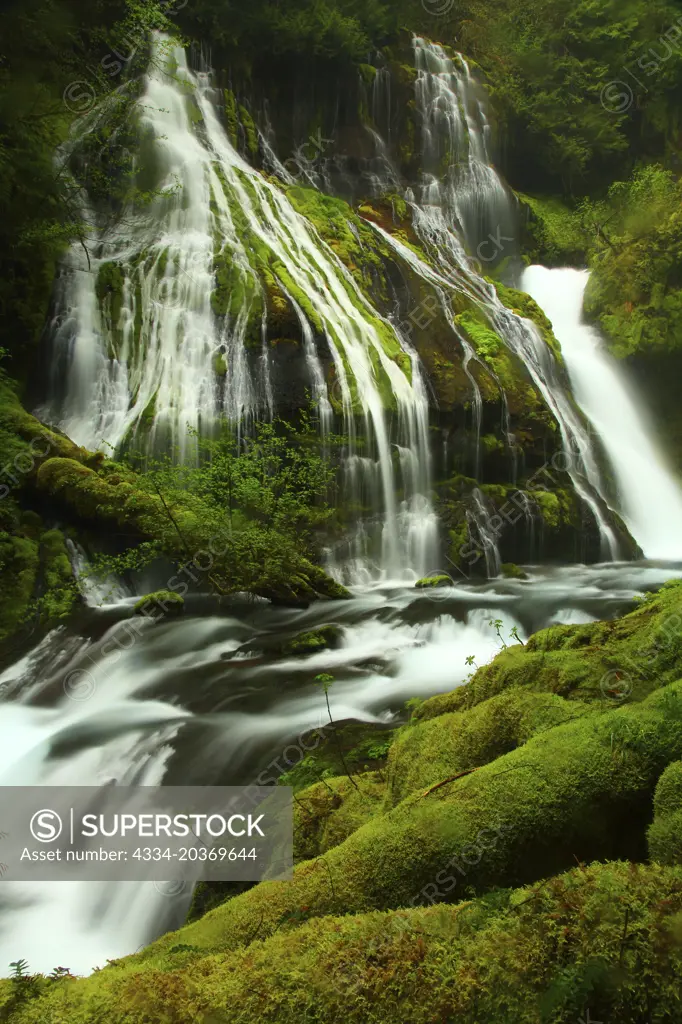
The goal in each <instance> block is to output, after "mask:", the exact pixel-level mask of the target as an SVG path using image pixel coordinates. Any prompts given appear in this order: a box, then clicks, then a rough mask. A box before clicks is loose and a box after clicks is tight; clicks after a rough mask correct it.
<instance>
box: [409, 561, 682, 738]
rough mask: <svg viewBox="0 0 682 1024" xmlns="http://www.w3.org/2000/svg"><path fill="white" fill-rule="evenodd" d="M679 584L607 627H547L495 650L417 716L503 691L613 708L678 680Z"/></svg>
mask: <svg viewBox="0 0 682 1024" xmlns="http://www.w3.org/2000/svg"><path fill="white" fill-rule="evenodd" d="M681 627H682V582H681V581H679V580H673V581H671V582H669V583H666V584H665V585H664V586H663V587H662V588H661V590H660V591H659V592H658V593H657V594H656V595H654V596H649V597H648V598H647V599H646V600H643V601H641V602H639V603H638V606H637V607H636V608H635V610H634V611H632V612H630V613H629V614H627V615H625V616H623V617H622V618H619V619H615V620H613V621H608V622H589V623H585V624H584V625H579V626H562V625H557V626H550V627H549V628H548V629H543V630H540V631H539V632H538V633H535V634H533V636H532V637H531V638H530V640H529V641H528V642H527V643H526V645H525V646H521V645H514V646H513V647H508V648H507V649H506V650H504V651H502V652H501V653H500V654H499V655H498V656H497V658H495V660H494V661H492V662H491V663H490V664H489V665H484V666H483V667H482V668H480V669H479V670H478V671H477V672H476V674H475V675H474V677H473V679H472V680H471V682H470V683H468V684H467V686H463V687H460V688H459V689H458V690H455V691H453V692H452V693H449V694H441V695H438V696H436V697H432V698H430V699H429V700H426V701H424V703H423V704H422V705H421V706H420V707H419V708H418V709H417V711H416V712H415V715H416V716H417V717H418V718H421V719H424V718H431V717H434V716H436V715H442V714H443V713H445V712H446V711H458V710H462V709H463V708H465V707H473V706H474V705H475V704H479V703H480V702H481V701H485V700H487V699H488V698H489V697H492V696H494V695H495V694H498V693H501V692H502V691H504V690H507V689H509V688H510V687H514V686H519V687H524V688H528V689H532V690H537V691H544V692H551V693H558V694H560V695H561V696H565V697H568V698H569V699H571V700H579V701H588V702H589V701H596V702H598V703H599V704H602V705H604V704H606V705H609V704H611V705H614V704H619V703H621V702H623V701H626V700H628V701H637V700H642V699H643V698H644V697H646V696H647V695H648V694H649V693H651V692H652V691H653V690H655V689H657V688H658V687H660V686H663V685H665V684H666V683H668V682H672V681H674V680H676V679H678V678H680V677H681V676H682V629H681Z"/></svg>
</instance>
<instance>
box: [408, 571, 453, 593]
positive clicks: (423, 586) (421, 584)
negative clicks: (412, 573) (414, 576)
mask: <svg viewBox="0 0 682 1024" xmlns="http://www.w3.org/2000/svg"><path fill="white" fill-rule="evenodd" d="M451 586H452V579H451V578H450V576H447V575H444V574H440V575H435V576H424V578H423V579H421V580H417V582H416V583H415V588H416V589H417V590H429V589H430V588H432V587H451Z"/></svg>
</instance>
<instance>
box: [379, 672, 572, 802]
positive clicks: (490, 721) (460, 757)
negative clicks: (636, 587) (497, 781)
mask: <svg viewBox="0 0 682 1024" xmlns="http://www.w3.org/2000/svg"><path fill="white" fill-rule="evenodd" d="M588 710H589V705H587V704H579V703H578V702H575V701H567V700H564V699H563V698H562V697H558V696H556V695H555V694H549V693H535V692H533V691H524V690H520V689H518V688H514V689H511V690H509V691H507V692H505V693H502V694H499V695H498V696H497V697H491V698H490V699H489V700H486V701H484V702H483V703H482V704H478V705H476V706H475V707H473V708H471V709H470V710H467V711H455V712H450V713H446V714H441V715H439V716H438V717H437V718H432V719H427V720H425V721H421V722H420V721H419V719H415V720H414V724H410V725H408V726H406V727H405V728H403V729H402V730H400V732H399V733H398V736H397V738H396V739H395V741H394V742H393V744H392V746H391V748H390V750H389V754H388V763H387V766H386V779H387V785H388V790H387V798H388V805H389V806H391V807H392V806H395V805H396V804H398V803H400V802H401V801H402V800H404V799H405V798H406V797H407V796H409V795H410V794H411V793H416V792H418V791H421V790H424V789H428V787H429V786H433V785H436V784H438V783H440V782H442V781H443V780H444V779H448V778H450V777H452V776H455V775H457V774H458V773H460V772H461V773H463V772H467V771H470V770H473V769H475V768H479V767H480V766H481V765H484V764H489V763H490V762H491V761H494V760H495V758H498V757H501V756H502V755H503V754H506V753H508V752H509V751H511V750H515V749H516V747H519V746H521V745H522V744H523V743H525V742H526V741H527V740H528V739H529V738H530V737H531V736H533V735H535V734H536V733H539V732H543V731H544V730H546V729H551V728H553V727H554V726H556V725H560V724H561V723H562V722H565V721H567V720H568V719H571V718H576V717H579V716H580V715H581V714H583V713H585V712H586V711H588Z"/></svg>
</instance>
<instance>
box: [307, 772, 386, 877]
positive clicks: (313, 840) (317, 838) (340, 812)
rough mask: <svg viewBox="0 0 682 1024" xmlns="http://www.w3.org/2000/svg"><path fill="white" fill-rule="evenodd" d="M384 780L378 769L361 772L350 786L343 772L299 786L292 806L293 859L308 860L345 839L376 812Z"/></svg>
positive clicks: (382, 792) (383, 796)
mask: <svg viewBox="0 0 682 1024" xmlns="http://www.w3.org/2000/svg"><path fill="white" fill-rule="evenodd" d="M385 796H386V783H385V781H384V779H383V778H382V776H381V774H380V773H378V772H365V773H363V775H362V776H359V777H358V778H357V780H356V785H355V786H354V785H353V784H352V783H351V781H350V779H348V778H347V777H346V776H339V777H337V778H330V779H327V780H325V781H324V782H318V783H316V784H315V785H314V786H310V788H308V789H305V790H303V791H302V792H301V793H299V794H298V795H297V797H296V805H295V810H294V859H295V860H296V861H297V862H298V861H305V860H312V859H313V858H314V857H319V856H321V855H322V854H324V853H326V852H327V851H328V850H331V849H332V848H333V847H335V846H338V845H339V844H340V843H342V842H344V840H346V839H348V837H349V836H351V835H352V834H353V833H354V832H356V831H357V830H358V829H359V828H360V827H361V826H362V825H364V824H365V823H366V822H367V821H369V819H370V818H372V817H374V815H375V814H380V813H381V811H382V808H383V804H384V799H385Z"/></svg>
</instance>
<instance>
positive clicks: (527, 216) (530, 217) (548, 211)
mask: <svg viewBox="0 0 682 1024" xmlns="http://www.w3.org/2000/svg"><path fill="white" fill-rule="evenodd" d="M517 199H518V200H519V202H520V203H521V213H522V215H524V220H525V224H524V231H523V238H522V248H523V252H524V254H525V256H526V257H527V259H528V262H530V263H542V264H543V265H544V266H548V267H566V266H581V265H584V264H585V262H586V258H587V257H586V253H587V250H588V249H589V247H590V242H591V239H590V238H589V237H586V232H585V228H584V225H583V222H582V219H581V217H580V214H579V213H578V212H577V211H575V210H572V209H571V208H570V207H568V206H567V205H566V204H565V203H564V202H563V200H561V199H558V198H552V197H548V196H528V195H523V194H521V193H517Z"/></svg>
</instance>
